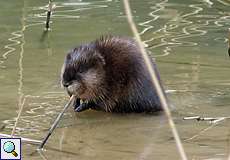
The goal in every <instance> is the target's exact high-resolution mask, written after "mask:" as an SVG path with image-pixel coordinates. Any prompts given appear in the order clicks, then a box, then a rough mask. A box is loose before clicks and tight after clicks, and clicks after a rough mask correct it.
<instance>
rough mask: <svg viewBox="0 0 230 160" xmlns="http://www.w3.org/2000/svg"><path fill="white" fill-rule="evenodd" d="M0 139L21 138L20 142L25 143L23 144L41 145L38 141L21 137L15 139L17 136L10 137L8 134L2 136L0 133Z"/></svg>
mask: <svg viewBox="0 0 230 160" xmlns="http://www.w3.org/2000/svg"><path fill="white" fill-rule="evenodd" d="M0 137H3V138H21V140H22V142H25V143H29V144H36V145H38V144H41V142H42V141H39V140H35V139H30V138H23V137H17V136H13V137H12V136H11V135H9V134H2V133H0Z"/></svg>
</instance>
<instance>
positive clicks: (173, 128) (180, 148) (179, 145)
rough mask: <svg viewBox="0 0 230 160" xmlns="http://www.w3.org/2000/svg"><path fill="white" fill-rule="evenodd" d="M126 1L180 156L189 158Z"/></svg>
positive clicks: (126, 8) (131, 26)
mask: <svg viewBox="0 0 230 160" xmlns="http://www.w3.org/2000/svg"><path fill="white" fill-rule="evenodd" d="M123 2H124V7H125V12H126V15H127V19H128V23H129V25H130V28H131V30H132V32H133V34H134V36H135V38H136V40H137V42H138V46H139V48H140V50H141V53H142V56H143V58H144V61H145V63H146V66H147V68H148V72H149V73H150V75H151V79H152V83H153V85H154V86H155V88H156V91H157V94H158V97H159V99H160V102H161V105H162V107H163V109H164V112H165V115H166V117H167V119H168V122H169V126H170V128H171V131H172V133H173V136H174V139H175V141H176V145H177V149H178V151H179V153H180V156H181V159H182V160H187V156H186V153H185V150H184V148H183V145H182V143H181V139H180V137H179V134H178V132H177V129H176V126H175V123H174V121H173V119H172V115H171V112H170V109H169V105H168V102H167V99H166V97H165V94H164V92H163V90H162V88H161V86H160V83H159V80H158V79H157V76H156V72H155V70H154V69H153V68H152V65H151V61H150V59H149V57H148V55H147V53H146V50H145V48H144V46H143V43H142V41H141V38H140V36H139V34H138V30H137V28H136V25H135V23H134V21H133V19H132V13H131V9H130V5H129V0H123Z"/></svg>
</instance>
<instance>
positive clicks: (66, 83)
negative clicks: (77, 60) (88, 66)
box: [63, 82, 71, 88]
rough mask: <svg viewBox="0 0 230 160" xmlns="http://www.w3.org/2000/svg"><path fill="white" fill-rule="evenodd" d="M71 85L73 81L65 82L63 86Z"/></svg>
mask: <svg viewBox="0 0 230 160" xmlns="http://www.w3.org/2000/svg"><path fill="white" fill-rule="evenodd" d="M70 85H71V82H65V83H63V86H64V87H65V88H67V87H69V86H70Z"/></svg>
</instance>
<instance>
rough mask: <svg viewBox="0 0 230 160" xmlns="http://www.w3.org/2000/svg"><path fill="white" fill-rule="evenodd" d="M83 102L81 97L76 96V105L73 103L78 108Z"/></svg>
mask: <svg viewBox="0 0 230 160" xmlns="http://www.w3.org/2000/svg"><path fill="white" fill-rule="evenodd" d="M80 104H81V99H80V98H76V100H75V102H74V105H73V108H74V110H76V109H77V107H79V106H80Z"/></svg>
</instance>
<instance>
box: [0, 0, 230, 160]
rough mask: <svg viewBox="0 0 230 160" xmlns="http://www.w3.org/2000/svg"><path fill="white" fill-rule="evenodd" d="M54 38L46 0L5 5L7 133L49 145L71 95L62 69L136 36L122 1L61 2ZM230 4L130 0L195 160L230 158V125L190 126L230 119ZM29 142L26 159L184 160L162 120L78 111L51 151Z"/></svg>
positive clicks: (2, 49)
mask: <svg viewBox="0 0 230 160" xmlns="http://www.w3.org/2000/svg"><path fill="white" fill-rule="evenodd" d="M54 2H55V4H56V8H55V11H54V13H53V16H52V23H51V28H52V30H51V31H50V32H49V33H48V34H44V33H43V28H44V26H45V19H46V17H45V16H46V8H47V1H45V0H41V1H31V0H21V1H18V0H11V1H0V42H1V43H0V88H1V94H0V112H1V116H0V128H1V133H5V134H10V133H11V130H12V128H13V126H14V123H15V119H16V117H17V113H18V112H17V111H18V108H19V107H21V106H23V112H22V115H21V117H20V119H19V123H18V125H17V129H16V135H18V136H22V137H27V138H32V139H38V140H41V139H42V138H43V137H44V134H45V133H46V132H47V129H48V128H49V127H50V125H51V124H52V122H53V120H54V118H55V117H56V115H57V114H58V113H59V112H60V110H61V109H62V107H63V105H64V104H65V103H66V102H67V100H68V97H67V95H66V93H65V92H64V91H63V89H62V88H61V87H60V85H59V84H60V82H59V81H60V78H59V74H60V68H61V65H62V63H63V59H64V56H65V54H66V53H67V52H68V50H69V49H70V48H72V47H75V46H77V45H80V44H82V43H85V42H89V41H92V40H94V39H95V38H97V37H99V36H100V35H102V34H114V35H126V36H132V35H131V32H130V29H129V26H128V24H127V22H126V18H125V15H124V11H123V5H122V2H121V1H119V0H98V1H97V0H95V1H93V0H87V1H85V0H82V1H81V0H55V1H54ZM229 6H230V1H229V0H189V1H185V0H143V1H139V0H132V1H131V7H132V9H133V14H134V20H135V22H136V24H137V25H138V29H139V33H140V35H141V37H142V40H143V41H144V43H145V45H146V48H148V49H149V50H150V51H151V52H152V54H151V56H152V57H153V58H156V61H157V65H158V68H159V70H160V73H161V77H162V80H163V83H164V86H165V88H166V89H167V90H171V91H173V92H170V93H169V94H168V96H169V99H170V101H171V103H172V104H173V106H174V111H173V116H174V119H175V123H176V125H177V128H178V130H179V133H180V135H181V139H182V141H183V144H184V147H185V150H186V153H187V154H188V157H189V159H194V160H195V159H197V160H198V159H199V160H200V159H205V160H211V159H212V160H214V159H215V160H217V159H218V160H219V159H226V158H227V156H228V153H229V150H230V149H229V121H228V120H225V121H221V122H220V123H218V124H210V123H206V122H196V121H184V120H183V117H186V116H197V115H198V116H205V117H223V116H229V104H230V96H229V95H230V74H229V71H230V69H229V68H230V64H229V58H228V55H227V29H228V28H229V26H230V12H229ZM36 147H37V146H35V145H29V144H26V143H24V144H23V159H25V160H26V159H28V160H37V159H48V160H49V159H60V160H62V159H63V160H67V159H69V160H72V159H82V160H88V159H95V160H108V159H111V160H112V159H116V160H117V159H120V160H134V159H137V160H152V159H164V160H167V159H168V160H171V159H179V155H178V154H177V149H176V146H175V143H174V140H173V137H172V134H171V132H170V129H169V127H168V124H167V121H166V119H165V117H164V116H163V115H146V114H129V115H119V114H110V113H104V112H96V111H86V112H83V113H80V114H76V113H74V112H73V110H72V109H70V110H69V111H68V112H67V113H66V114H65V116H64V117H63V120H62V121H61V124H60V125H59V127H58V129H56V130H55V133H54V135H52V137H51V138H50V140H49V142H48V144H47V146H46V150H45V151H44V152H42V154H39V153H38V152H36V151H35V149H36Z"/></svg>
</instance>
